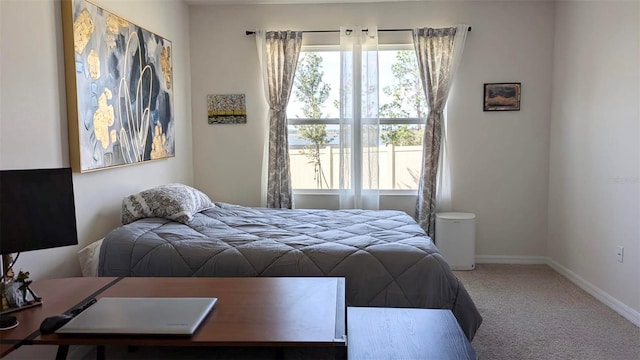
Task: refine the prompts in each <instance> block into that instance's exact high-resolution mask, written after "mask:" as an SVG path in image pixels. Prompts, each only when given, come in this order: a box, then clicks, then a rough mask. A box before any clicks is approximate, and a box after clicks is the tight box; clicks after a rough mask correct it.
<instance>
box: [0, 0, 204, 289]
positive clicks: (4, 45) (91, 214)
mask: <svg viewBox="0 0 640 360" xmlns="http://www.w3.org/2000/svg"><path fill="white" fill-rule="evenodd" d="M97 3H98V4H99V5H101V6H102V7H104V8H105V9H107V10H109V11H111V12H113V13H115V14H118V15H120V16H122V17H123V18H125V19H128V20H130V21H132V22H134V23H136V24H137V25H139V26H142V27H144V28H146V29H148V30H150V31H153V32H155V33H157V34H159V35H161V36H163V37H165V38H167V39H169V40H171V41H172V45H173V56H174V57H173V74H174V79H173V86H174V92H173V93H174V106H175V121H176V124H177V126H176V156H175V157H174V158H171V159H168V160H161V161H157V162H151V163H148V164H140V165H133V166H127V167H122V168H118V169H109V170H103V171H97V172H93V173H87V174H74V177H73V180H74V192H75V201H76V216H77V223H78V240H79V246H70V247H64V248H57V249H47V250H40V251H32V252H27V253H23V254H22V255H21V256H20V260H19V261H18V263H17V265H16V267H17V268H18V269H24V270H28V271H30V272H31V275H32V278H33V279H39V278H54V277H63V276H75V275H80V268H79V265H78V261H77V259H76V255H75V253H76V251H77V250H78V249H80V248H81V247H82V246H85V245H87V244H89V243H90V242H92V241H95V240H97V239H99V238H101V237H103V236H104V235H105V234H106V233H107V232H108V231H109V230H110V229H112V228H114V227H116V226H118V225H119V224H120V205H121V201H122V198H123V197H124V196H126V195H129V194H131V193H133V192H136V191H138V190H142V189H144V188H147V187H151V186H154V185H157V184H161V183H167V182H183V183H187V184H191V183H192V182H193V161H192V154H191V149H192V141H191V104H190V98H191V83H190V81H191V79H190V59H189V33H188V9H187V6H186V5H184V4H183V3H182V2H179V1H162V2H153V4H152V3H151V2H149V1H144V0H139V1H126V2H125V1H117V0H101V1H98V2H97ZM151 5H153V6H151ZM0 16H1V17H0V19H1V20H0V21H1V23H0V24H1V27H0V44H1V48H0V49H1V57H0V61H1V64H0V65H1V66H0V79H1V82H0V116H1V117H0V168H1V169H26V168H52V167H64V166H69V145H68V136H67V116H66V96H65V77H64V56H63V51H62V23H61V11H60V3H59V1H53V0H32V1H20V0H2V1H0Z"/></svg>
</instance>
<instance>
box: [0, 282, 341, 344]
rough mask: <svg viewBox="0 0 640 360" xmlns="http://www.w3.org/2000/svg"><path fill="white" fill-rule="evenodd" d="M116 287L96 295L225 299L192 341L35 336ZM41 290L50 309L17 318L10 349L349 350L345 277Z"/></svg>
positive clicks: (59, 285)
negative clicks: (49, 320)
mask: <svg viewBox="0 0 640 360" xmlns="http://www.w3.org/2000/svg"><path fill="white" fill-rule="evenodd" d="M111 282H114V283H113V284H112V285H111V286H109V287H107V288H106V289H104V290H103V291H102V292H101V293H99V294H97V295H96V296H95V297H96V298H101V297H200V296H201V297H216V298H218V302H217V303H216V305H215V306H214V308H213V310H212V311H211V312H210V313H209V315H208V316H207V317H206V318H205V320H204V321H203V323H202V324H201V325H200V326H199V327H198V329H197V330H196V332H195V333H194V334H193V335H192V336H191V337H177V336H144V335H141V336H130V335H128V336H112V335H66V334H65V335H58V334H50V335H40V334H39V332H36V333H35V334H33V332H34V331H36V330H37V329H38V328H39V325H40V322H41V321H42V320H43V319H44V318H45V317H47V316H50V315H54V314H59V313H62V312H65V311H67V310H69V309H71V308H73V307H74V306H77V304H80V303H82V301H83V300H86V298H87V296H88V295H90V294H92V293H94V292H95V291H96V290H98V289H101V288H102V287H104V286H105V285H106V284H110V283H111ZM33 285H34V286H33V289H34V290H35V291H36V292H37V293H38V295H40V296H42V297H43V299H44V305H43V306H42V307H38V308H34V309H33V310H32V309H27V310H23V311H21V312H19V313H16V315H17V316H18V318H19V321H20V323H21V325H20V326H18V327H17V328H16V329H14V330H9V331H8V332H2V338H1V339H0V341H1V342H2V343H3V344H5V345H8V346H9V345H10V344H9V343H11V342H19V341H24V339H27V338H29V340H28V342H26V343H28V344H54V345H72V344H92V345H109V344H121V345H138V346H278V347H282V346H325V347H327V346H330V347H344V346H346V342H345V337H346V318H345V317H346V314H345V310H346V307H345V297H344V291H345V283H344V278H327V277H306V278H301V277H278V278H275V277H274V278H267V277H265V278H249V277H240V278H177V277H172V278H143V277H131V278H129V277H127V278H120V279H115V280H114V278H68V279H57V280H44V281H39V282H34V284H33ZM158 316H162V314H158ZM3 350H4V345H3ZM10 350H11V349H8V351H10Z"/></svg>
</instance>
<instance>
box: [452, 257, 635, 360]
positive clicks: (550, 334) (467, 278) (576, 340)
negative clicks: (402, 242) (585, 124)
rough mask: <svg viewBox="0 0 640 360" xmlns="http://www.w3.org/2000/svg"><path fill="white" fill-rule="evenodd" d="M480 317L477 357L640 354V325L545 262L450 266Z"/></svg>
mask: <svg viewBox="0 0 640 360" xmlns="http://www.w3.org/2000/svg"><path fill="white" fill-rule="evenodd" d="M455 274H456V276H458V278H460V279H461V280H462V282H463V283H464V285H465V287H466V288H467V290H468V291H469V293H470V294H471V297H472V298H473V300H474V301H475V303H476V306H477V307H478V310H479V311H480V313H481V314H482V317H483V318H484V322H483V324H482V325H481V326H480V329H479V330H478V333H477V334H476V337H475V339H474V340H473V342H472V345H473V347H474V348H475V349H476V352H477V354H478V356H479V357H480V359H495V360H501V359H518V360H526V359H536V360H539V359H550V360H551V359H581V360H600V359H602V360H638V359H640V328H638V327H636V326H635V325H633V324H632V323H631V322H629V321H628V320H626V319H625V318H623V317H622V316H620V315H618V314H617V313H616V312H614V311H613V310H611V309H610V308H609V307H607V306H606V305H604V304H602V303H601V302H599V301H598V300H597V299H595V298H594V297H593V296H591V295H589V294H588V293H587V292H585V291H584V290H582V289H580V288H579V287H577V286H576V285H574V284H573V283H572V282H570V281H569V280H567V279H566V278H564V277H563V276H562V275H560V274H558V273H557V272H556V271H555V270H553V269H551V268H550V267H548V266H546V265H505V264H479V265H478V266H477V268H476V269H475V270H473V271H456V272H455Z"/></svg>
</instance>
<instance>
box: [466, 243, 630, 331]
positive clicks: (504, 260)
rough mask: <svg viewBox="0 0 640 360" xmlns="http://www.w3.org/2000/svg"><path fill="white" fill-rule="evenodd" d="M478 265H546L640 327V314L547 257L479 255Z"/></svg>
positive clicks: (477, 258) (477, 257)
mask: <svg viewBox="0 0 640 360" xmlns="http://www.w3.org/2000/svg"><path fill="white" fill-rule="evenodd" d="M476 263H479V264H483V263H484V264H523V265H527V264H528V265H533V264H546V265H549V266H550V267H551V268H552V269H554V270H555V271H557V272H558V273H560V274H561V275H562V276H564V277H565V278H567V279H568V280H569V281H571V282H572V283H574V284H576V285H577V286H578V287H579V288H581V289H582V290H584V291H586V292H588V293H589V294H590V295H591V296H593V297H595V298H596V299H598V300H599V301H600V302H602V303H603V304H605V305H607V306H608V307H610V308H611V309H612V310H613V311H615V312H617V313H618V314H620V315H621V316H622V317H624V318H625V319H627V320H629V321H631V322H632V323H633V324H634V325H636V326H638V327H640V312H638V311H636V310H635V309H632V308H631V307H629V306H627V305H625V304H623V303H622V302H621V301H620V300H618V299H616V298H614V297H613V296H611V295H609V294H607V293H606V292H605V291H603V290H602V289H600V288H599V287H597V286H595V285H593V284H592V283H590V282H588V281H587V280H585V279H584V278H582V277H581V276H579V275H578V274H576V273H574V272H573V271H571V270H569V269H567V268H566V267H564V266H562V265H560V264H559V263H558V262H556V261H555V260H553V259H551V258H549V257H547V256H499V255H478V256H476Z"/></svg>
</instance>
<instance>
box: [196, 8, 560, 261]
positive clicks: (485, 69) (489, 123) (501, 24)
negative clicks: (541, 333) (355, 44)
mask: <svg viewBox="0 0 640 360" xmlns="http://www.w3.org/2000/svg"><path fill="white" fill-rule="evenodd" d="M189 13H190V38H191V68H192V106H193V108H192V113H193V117H194V123H193V141H194V155H193V156H194V180H195V185H196V186H197V187H198V188H200V189H202V190H203V191H205V192H206V193H208V194H209V195H210V196H211V197H212V198H214V199H215V200H218V201H227V202H233V203H238V204H243V205H260V204H261V200H262V199H261V192H260V187H261V174H262V169H263V163H262V161H263V146H264V133H265V129H266V126H265V122H266V121H265V119H266V104H265V101H264V94H263V88H262V83H261V80H260V71H259V64H258V58H257V54H256V45H255V40H254V37H252V36H245V34H244V33H245V30H253V29H256V28H266V29H271V30H287V29H291V30H316V29H337V28H339V26H340V25H364V26H368V25H374V24H375V25H377V26H378V27H379V28H380V29H385V28H411V27H423V26H433V27H438V26H450V25H453V24H456V23H467V24H469V25H471V26H472V28H473V29H472V31H471V33H470V34H469V36H468V38H467V43H466V46H465V50H464V56H463V60H462V63H461V65H460V69H459V72H458V74H457V80H456V84H455V86H454V89H453V90H452V95H451V101H450V103H449V120H450V125H449V130H450V141H449V143H450V151H451V155H452V161H451V162H452V164H453V168H452V172H453V176H454V181H453V191H454V199H453V201H454V206H455V208H456V210H457V211H469V212H474V213H476V214H477V218H478V224H477V229H478V234H477V246H476V249H477V254H478V255H528V256H542V255H544V254H545V251H546V211H547V182H548V149H549V117H550V107H551V94H550V92H551V71H552V50H553V27H554V22H553V21H554V4H553V2H503V1H497V2H485V1H482V2H477V1H472V2H457V1H456V2H393V3H367V4H330V5H291V6H285V5H244V6H191V7H190V8H189ZM383 34H384V33H383ZM388 34H389V33H387V35H386V36H388ZM407 35H408V34H405V38H406V37H408V36H407ZM305 36H307V35H305ZM333 36H334V40H335V41H337V34H334V35H333ZM308 38H310V36H309V37H308ZM325 39H326V38H325ZM382 39H383V35H381V40H382ZM409 41H410V37H409ZM488 82H522V84H523V85H522V110H521V111H519V112H483V111H482V96H483V83H488ZM232 93H244V94H246V98H247V111H248V121H247V124H245V125H208V124H207V117H206V96H207V94H232ZM326 204H328V203H325V205H326ZM414 204H415V199H414V198H413V197H408V198H407V197H404V198H402V199H396V200H395V201H394V200H393V199H390V198H388V197H387V198H384V199H383V201H382V205H383V206H384V205H390V206H393V207H398V208H402V209H408V210H407V211H409V212H410V213H412V211H411V210H410V209H412V208H413V206H414ZM298 205H300V204H298Z"/></svg>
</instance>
